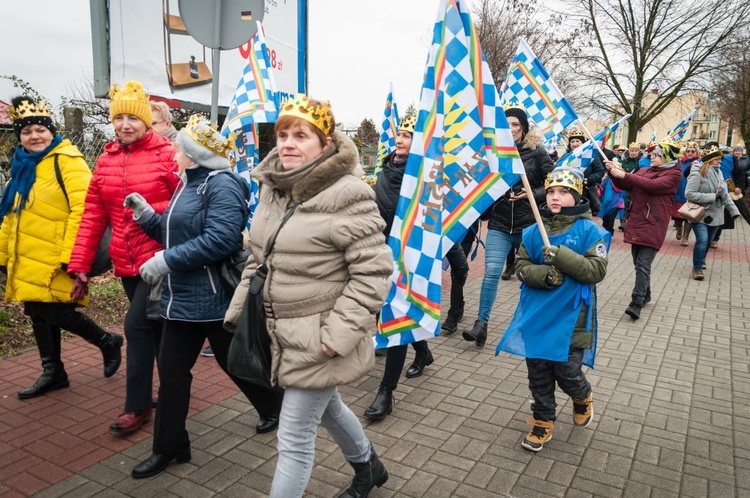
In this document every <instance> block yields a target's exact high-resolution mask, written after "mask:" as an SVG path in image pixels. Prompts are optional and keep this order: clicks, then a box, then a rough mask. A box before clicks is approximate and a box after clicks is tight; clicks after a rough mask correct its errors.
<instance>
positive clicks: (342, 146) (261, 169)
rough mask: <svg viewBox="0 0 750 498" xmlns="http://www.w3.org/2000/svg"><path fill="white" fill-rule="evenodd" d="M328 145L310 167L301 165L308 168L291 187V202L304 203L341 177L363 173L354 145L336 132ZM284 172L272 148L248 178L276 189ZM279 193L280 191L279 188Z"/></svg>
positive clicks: (347, 138)
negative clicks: (251, 177)
mask: <svg viewBox="0 0 750 498" xmlns="http://www.w3.org/2000/svg"><path fill="white" fill-rule="evenodd" d="M331 138H332V139H333V142H332V144H331V145H330V146H329V147H328V148H327V149H326V150H324V151H323V154H322V155H321V156H320V157H318V158H317V159H315V161H314V163H313V164H310V165H308V166H302V168H305V169H306V168H309V172H307V173H306V174H305V175H304V176H302V177H301V178H300V179H299V180H298V181H297V182H296V183H295V184H294V186H293V187H292V189H291V194H292V199H294V201H295V202H297V203H301V202H305V201H307V200H309V199H311V198H312V197H314V196H316V195H317V194H318V193H320V192H322V191H323V190H325V189H326V188H328V187H330V186H331V185H333V184H334V183H336V182H337V181H338V180H339V179H340V178H341V177H343V176H345V175H354V176H356V177H358V178H359V177H360V176H362V175H363V174H364V171H363V170H362V167H361V166H360V165H359V152H358V151H357V146H356V145H354V142H352V140H351V139H350V138H349V137H347V136H346V135H344V134H343V133H341V132H340V131H338V130H335V131H334V132H333V135H332V136H331ZM284 173H286V172H285V170H284V168H283V166H282V165H281V159H280V158H279V151H278V149H277V148H274V149H273V150H272V151H271V152H270V153H269V154H268V156H267V157H266V158H265V159H264V160H263V161H262V162H261V163H260V164H259V165H258V167H257V168H256V169H255V171H253V173H252V176H253V177H254V178H256V179H257V180H258V181H259V182H260V183H262V184H263V185H267V186H269V187H272V188H280V187H279V185H278V183H277V179H278V178H279V176H280V175H281V174H284ZM282 190H283V189H282Z"/></svg>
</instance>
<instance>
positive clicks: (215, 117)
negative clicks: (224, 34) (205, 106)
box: [211, 0, 221, 125]
mask: <svg viewBox="0 0 750 498" xmlns="http://www.w3.org/2000/svg"><path fill="white" fill-rule="evenodd" d="M220 45H221V0H216V10H215V11H214V47H217V48H213V49H211V59H212V60H211V71H212V72H213V78H212V79H211V123H212V124H216V125H218V123H219V66H220V58H221V48H218V47H219V46H220Z"/></svg>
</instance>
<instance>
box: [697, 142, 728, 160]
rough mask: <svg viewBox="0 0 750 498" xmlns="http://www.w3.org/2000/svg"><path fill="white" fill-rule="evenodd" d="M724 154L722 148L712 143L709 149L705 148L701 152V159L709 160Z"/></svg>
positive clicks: (719, 157)
mask: <svg viewBox="0 0 750 498" xmlns="http://www.w3.org/2000/svg"><path fill="white" fill-rule="evenodd" d="M722 155H723V154H722V152H721V149H720V148H718V147H717V146H715V145H712V146H711V147H710V148H709V149H703V151H702V152H701V159H702V160H703V162H709V161H713V160H715V159H721V156H722Z"/></svg>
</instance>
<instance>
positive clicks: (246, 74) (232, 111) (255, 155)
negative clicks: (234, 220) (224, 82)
mask: <svg viewBox="0 0 750 498" xmlns="http://www.w3.org/2000/svg"><path fill="white" fill-rule="evenodd" d="M257 23H258V32H257V33H256V34H255V36H254V37H253V38H252V40H250V51H249V52H250V54H249V56H248V63H247V65H246V66H245V69H244V70H243V71H242V76H240V81H239V82H238V83H237V90H235V92H234V97H232V103H231V104H230V106H229V111H228V112H227V117H226V119H225V120H224V126H222V128H221V134H222V135H224V136H225V137H229V135H230V134H232V133H234V134H235V135H236V136H235V141H234V144H235V146H236V147H237V166H236V168H237V173H239V174H240V176H242V177H243V178H245V179H246V180H247V182H248V186H249V187H250V217H251V218H252V214H253V212H254V211H255V206H256V204H257V202H258V201H257V199H258V190H259V187H258V183H257V182H256V181H255V180H254V179H252V178H251V177H250V173H251V172H252V170H253V168H255V166H257V165H258V162H259V160H260V151H259V148H258V125H257V123H275V122H276V119H277V118H278V115H279V113H278V108H279V104H280V103H279V102H278V98H279V97H278V92H277V91H276V83H275V81H274V78H273V73H272V71H271V65H270V63H269V61H268V50H267V49H266V40H265V32H264V30H263V26H262V25H261V23H260V21H257ZM249 222H250V220H249V219H248V224H249Z"/></svg>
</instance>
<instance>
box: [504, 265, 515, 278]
mask: <svg viewBox="0 0 750 498" xmlns="http://www.w3.org/2000/svg"><path fill="white" fill-rule="evenodd" d="M515 274H516V265H515V263H506V265H505V270H504V271H503V274H502V275H500V278H502V279H503V280H510V278H511V277H512V276H513V275H515Z"/></svg>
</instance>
